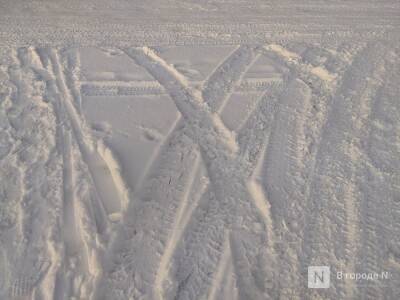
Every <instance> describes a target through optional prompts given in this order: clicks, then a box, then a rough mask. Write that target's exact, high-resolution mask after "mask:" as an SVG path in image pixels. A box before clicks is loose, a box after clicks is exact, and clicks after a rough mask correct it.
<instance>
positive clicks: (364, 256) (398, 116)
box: [357, 50, 400, 299]
mask: <svg viewBox="0 0 400 300" xmlns="http://www.w3.org/2000/svg"><path fill="white" fill-rule="evenodd" d="M382 53H383V54H386V55H385V66H384V67H382V69H384V70H386V72H385V74H384V76H382V78H381V82H382V83H383V84H382V86H381V87H380V89H379V90H378V93H377V95H376V97H374V99H373V102H372V105H371V113H370V116H371V117H370V122H369V124H371V126H370V130H365V135H364V136H363V139H362V140H361V142H360V143H361V145H362V146H363V148H362V150H364V151H363V155H365V156H364V160H363V161H364V163H363V164H362V166H361V168H360V173H361V172H362V173H364V174H368V176H361V175H360V177H359V178H358V182H357V183H358V185H359V186H360V190H361V192H362V194H361V212H362V213H361V217H362V219H361V221H362V222H363V223H364V224H365V226H364V228H363V231H362V233H361V234H362V237H363V238H362V244H361V247H360V250H359V255H358V256H359V259H358V263H359V264H358V265H359V271H360V272H377V273H381V272H385V271H389V272H390V273H391V278H389V279H386V280H384V279H382V280H381V281H380V282H372V283H368V282H367V283H366V284H365V283H364V282H362V283H360V284H359V285H358V287H359V290H360V295H361V297H364V298H365V299H376V298H378V297H381V295H383V294H384V295H385V296H387V297H396V295H397V294H398V292H399V291H398V289H396V285H395V282H396V281H397V280H398V279H399V278H400V276H399V275H400V269H399V268H398V267H397V268H396V267H395V266H396V264H398V262H399V255H398V254H399V252H398V249H400V248H399V245H400V242H399V239H398V237H399V233H400V226H399V221H398V220H399V217H400V214H399V212H400V211H399V205H398V201H397V200H396V197H397V196H398V195H399V194H400V193H399V190H398V186H399V182H400V181H399V178H400V176H399V175H400V172H399V171H398V168H396V166H397V165H399V163H400V161H399V153H400V149H399V147H398V145H396V142H395V139H396V138H395V135H396V134H395V133H394V131H396V129H398V128H399V125H400V124H399V120H400V109H399V105H398V101H397V97H398V94H399V88H398V83H399V75H398V74H397V73H398V72H397V69H398V67H399V58H398V55H396V54H395V52H394V51H393V50H388V51H384V52H383V51H382ZM378 67H379V66H378ZM396 201H397V202H396ZM388 212H390V213H388ZM396 262H397V263H396Z"/></svg>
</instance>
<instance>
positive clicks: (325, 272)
mask: <svg viewBox="0 0 400 300" xmlns="http://www.w3.org/2000/svg"><path fill="white" fill-rule="evenodd" d="M330 281H331V271H330V268H329V267H328V266H311V267H308V288H309V289H327V288H329V284H330Z"/></svg>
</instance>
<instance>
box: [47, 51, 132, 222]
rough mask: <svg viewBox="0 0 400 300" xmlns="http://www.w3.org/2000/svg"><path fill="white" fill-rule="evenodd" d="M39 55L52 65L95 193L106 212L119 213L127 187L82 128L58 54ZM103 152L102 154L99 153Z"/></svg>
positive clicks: (104, 152) (110, 213)
mask: <svg viewBox="0 0 400 300" xmlns="http://www.w3.org/2000/svg"><path fill="white" fill-rule="evenodd" d="M40 51H41V52H43V53H42V56H47V57H48V60H49V61H50V62H51V65H52V72H53V74H54V75H53V76H54V77H53V78H54V79H53V80H54V81H55V83H56V85H57V88H58V90H59V91H60V93H61V95H62V97H61V98H60V101H61V102H62V103H63V105H64V106H65V109H66V112H67V115H68V118H69V120H70V122H71V126H72V129H73V132H74V136H75V138H76V140H77V142H78V145H79V148H80V150H81V152H82V157H83V159H84V161H85V162H86V163H87V164H88V166H89V170H90V172H91V176H92V178H93V181H94V183H95V186H96V190H97V194H98V196H99V198H100V199H102V202H103V206H104V209H105V210H106V211H107V214H108V215H112V214H114V213H120V212H121V210H122V208H123V206H124V205H126V203H127V202H128V200H127V197H128V196H127V193H128V192H127V189H126V187H125V186H124V184H123V182H121V181H122V180H121V179H120V175H119V170H118V169H116V167H115V166H117V165H118V164H117V163H116V162H115V161H113V160H112V158H111V157H105V155H106V154H107V153H106V149H105V148H104V147H103V148H102V150H104V151H102V152H103V153H100V152H98V150H99V149H94V145H93V141H92V140H91V138H90V137H89V134H88V133H87V132H86V130H85V128H84V125H83V124H82V122H81V120H80V116H79V114H78V112H77V111H76V109H75V107H74V106H73V104H72V100H71V95H70V94H69V91H68V88H67V85H66V83H65V80H64V75H63V72H62V66H61V63H60V59H59V55H58V54H57V52H56V51H55V50H44V49H41V50H40ZM102 154H103V155H102ZM115 195H118V197H117V199H118V201H115Z"/></svg>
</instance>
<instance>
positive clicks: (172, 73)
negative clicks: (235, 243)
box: [128, 49, 269, 299]
mask: <svg viewBox="0 0 400 300" xmlns="http://www.w3.org/2000/svg"><path fill="white" fill-rule="evenodd" d="M130 51H132V50H130ZM149 53H150V54H149ZM129 54H130V55H131V56H132V58H133V59H134V60H135V61H136V62H137V63H138V64H139V65H141V66H143V67H145V68H146V69H147V70H148V71H149V73H150V74H152V75H153V76H154V77H155V78H156V79H157V80H158V81H159V82H160V83H161V84H162V85H163V86H164V87H165V88H166V90H167V91H168V92H169V94H170V96H171V97H172V98H173V99H174V101H175V103H176V104H177V106H178V109H179V110H180V111H181V113H182V115H183V118H184V119H185V121H187V123H189V124H188V126H189V128H190V127H192V126H193V125H192V124H193V123H194V122H193V119H198V118H199V117H198V114H196V115H194V114H193V110H195V111H196V110H197V112H202V111H203V112H202V113H201V114H200V116H201V118H204V120H206V119H208V118H209V115H210V112H209V111H208V110H207V109H206V110H205V111H204V110H203V109H204V108H202V107H199V106H198V105H199V103H202V102H203V100H202V99H201V97H200V98H199V96H196V95H197V93H196V92H193V94H192V92H190V90H188V88H187V85H186V80H185V79H184V78H182V75H180V74H177V71H176V70H174V69H173V68H172V67H171V66H169V65H168V64H167V63H166V62H164V61H160V58H159V57H157V56H156V55H155V54H154V53H153V52H151V51H149V50H147V49H144V50H143V52H140V50H139V49H135V50H134V51H133V53H132V52H131V53H129ZM129 54H128V55H129ZM147 55H148V56H147ZM146 56H147V57H146ZM191 106H193V107H191ZM199 109H200V110H199ZM203 115H204V117H203ZM215 120H216V119H215V118H214V122H215ZM199 123H200V124H199V125H200V126H199V127H200V128H202V129H203V127H205V128H206V129H207V127H208V125H207V124H209V123H210V122H205V121H202V120H200V121H199ZM194 124H195V123H194ZM215 124H218V125H216V127H217V128H218V129H220V131H223V130H221V128H223V127H222V124H219V123H218V121H217V123H214V125H213V126H215ZM196 126H198V125H196ZM190 129H191V128H190ZM196 129H197V128H196ZM216 131H217V132H218V130H215V129H211V130H209V129H207V130H204V129H203V130H201V131H198V132H197V131H195V132H192V131H189V133H188V134H189V137H190V138H191V139H192V140H194V141H196V142H197V141H198V143H199V147H200V151H201V153H202V156H203V158H204V160H205V165H206V168H207V172H208V174H209V176H210V179H211V182H212V184H213V190H214V191H215V193H216V194H215V195H216V199H218V201H222V202H221V204H219V205H218V207H215V208H213V209H211V210H206V211H209V212H208V213H207V212H206V213H205V214H204V213H203V214H202V215H201V214H200V220H199V222H200V224H204V225H203V226H205V228H206V229H205V230H207V232H209V234H208V236H206V237H200V238H198V240H196V239H195V240H193V242H188V243H187V245H188V247H189V248H190V247H191V246H190V245H195V244H198V243H201V245H203V247H202V248H199V247H195V248H196V250H194V252H193V251H192V252H193V253H194V254H193V255H194V256H192V259H189V260H188V261H191V262H192V263H185V260H187V259H188V258H187V256H185V255H184V256H183V257H184V258H183V263H181V264H180V265H181V266H183V267H182V268H183V269H181V270H180V269H179V266H178V271H177V273H178V274H187V275H186V277H185V278H182V279H181V281H180V282H181V283H184V285H183V286H182V285H179V286H178V291H177V294H176V296H175V297H176V298H178V299H179V298H180V297H184V296H181V295H183V294H188V293H189V295H193V296H195V295H200V294H201V291H202V290H204V287H207V286H209V284H210V279H209V276H208V277H206V276H204V274H205V273H207V274H214V273H215V271H216V269H217V265H218V260H219V257H220V255H221V251H222V250H221V247H222V246H221V245H220V240H221V237H223V230H222V229H223V228H224V227H225V226H228V227H230V226H233V224H234V223H235V222H236V221H235V218H234V217H232V216H241V215H243V214H244V215H246V218H249V217H248V215H251V216H253V217H250V219H249V221H250V222H253V224H257V222H259V221H260V220H259V218H260V219H263V221H261V224H260V223H258V224H260V226H261V227H263V226H267V227H268V226H269V224H268V225H265V223H264V221H265V222H267V223H268V220H264V217H263V215H262V212H261V211H257V209H256V211H254V209H252V208H251V207H252V201H250V199H251V197H250V195H249V193H248V191H247V185H246V183H245V182H246V181H245V180H243V179H242V178H240V176H238V173H239V174H240V173H241V171H240V170H242V169H243V166H242V165H241V164H240V163H237V162H235V159H236V157H235V155H234V154H233V155H232V154H231V153H232V150H231V148H229V147H226V146H225V145H226V144H225V143H226V142H225V141H226V140H227V139H229V137H228V138H227V135H226V134H224V135H222V136H215V133H214V132H216ZM228 136H229V135H228ZM199 137H201V138H199ZM211 137H212V139H210V138H211ZM211 145H212V146H211ZM224 199H227V200H224ZM214 202H215V201H214ZM211 203H213V202H212V201H211ZM206 205H207V206H208V205H211V204H206ZM239 207H240V208H241V209H239ZM249 210H250V211H249ZM228 211H229V212H228ZM213 212H214V213H215V212H217V214H215V215H214V214H213ZM218 212H220V213H218ZM209 213H211V215H209ZM216 216H221V217H216ZM204 219H207V220H208V222H206V223H204ZM202 222H203V223H202ZM254 222H255V223H254ZM213 224H218V226H215V225H213ZM224 224H226V225H224ZM195 227H196V228H199V225H197V226H195ZM256 227H257V226H256ZM210 230H211V232H210ZM248 230H249V232H252V230H253V228H249V229H248ZM257 234H260V232H258V233H256V235H257ZM203 251H206V252H205V253H203V254H206V255H207V257H209V260H207V261H206V262H201V261H199V259H200V257H201V253H202V252H203ZM188 253H191V251H188ZM212 253H214V255H212ZM246 254H247V255H249V256H250V257H251V260H250V261H251V263H252V264H255V260H256V257H253V256H254V255H257V253H251V252H248V253H246ZM193 262H195V263H194V265H193V268H194V269H193V270H191V271H188V270H187V265H191V264H193ZM178 264H179V263H178ZM241 270H242V269H241ZM241 270H240V271H241ZM193 272H195V275H194V276H193V275H189V274H193ZM249 284H251V285H252V288H256V290H259V288H257V287H256V286H254V283H253V279H250V281H249V280H246V285H249ZM243 288H244V289H246V288H248V286H244V287H243ZM198 293H200V294H198ZM255 293H257V292H255ZM260 295H261V294H259V296H258V297H261V296H260Z"/></svg>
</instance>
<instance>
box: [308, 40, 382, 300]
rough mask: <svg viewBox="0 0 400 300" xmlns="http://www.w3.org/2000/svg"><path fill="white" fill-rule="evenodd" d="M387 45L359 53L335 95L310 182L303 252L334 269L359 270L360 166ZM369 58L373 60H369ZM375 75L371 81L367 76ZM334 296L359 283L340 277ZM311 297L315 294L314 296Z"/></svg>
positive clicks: (344, 294)
mask: <svg viewBox="0 0 400 300" xmlns="http://www.w3.org/2000/svg"><path fill="white" fill-rule="evenodd" d="M382 50H383V49H382V47H380V46H378V45H373V46H369V47H367V49H365V50H363V51H362V53H361V54H358V55H357V57H356V58H355V60H354V62H353V64H352V65H351V66H350V68H349V70H348V71H347V72H346V73H345V74H344V76H343V80H342V84H341V86H340V87H339V90H338V92H337V94H336V95H335V97H334V100H333V103H332V108H331V110H330V111H329V115H328V119H327V122H326V124H325V125H324V128H323V130H322V134H321V136H322V140H321V142H320V144H321V147H320V148H319V149H318V153H317V157H316V166H315V174H316V175H314V178H313V180H312V182H311V185H310V196H309V197H310V207H309V209H310V210H312V212H311V213H310V216H311V219H310V221H309V222H308V224H307V225H306V232H307V234H306V235H305V237H304V240H303V252H304V253H307V259H306V260H305V261H304V262H305V263H304V264H303V268H304V269H306V268H307V266H308V265H327V264H328V265H330V266H331V268H332V269H331V270H332V271H333V272H334V273H335V272H336V271H340V270H342V268H343V267H344V268H345V269H346V270H347V271H348V272H351V271H354V268H355V266H354V265H353V261H354V259H355V256H356V250H355V249H356V248H357V247H358V240H359V239H360V237H359V236H358V229H357V228H359V226H360V220H359V216H358V214H359V213H358V211H359V205H360V203H359V200H357V199H360V198H359V195H358V191H357V190H358V187H357V185H356V176H357V170H358V168H359V167H360V154H359V150H358V149H359V139H360V137H361V135H362V133H363V131H362V126H363V124H364V123H365V122H366V120H367V118H368V117H369V113H370V105H371V101H372V98H373V97H374V95H375V93H376V89H377V88H378V86H379V82H380V77H381V76H382V70H381V69H380V67H381V66H382V58H381V55H380V54H379V53H380V51H382ZM365 59H368V61H369V62H370V64H368V65H366V64H365V63H364V62H365ZM365 74H369V76H370V78H371V80H368V79H365V78H364V76H365ZM333 286H334V288H333V289H332V291H330V293H329V296H330V297H332V298H333V297H352V295H354V293H355V292H356V291H355V286H354V282H350V281H347V282H340V281H337V280H334V283H333ZM310 296H311V295H310Z"/></svg>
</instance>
